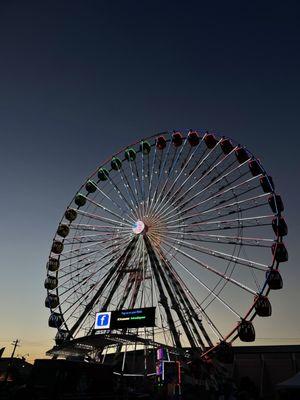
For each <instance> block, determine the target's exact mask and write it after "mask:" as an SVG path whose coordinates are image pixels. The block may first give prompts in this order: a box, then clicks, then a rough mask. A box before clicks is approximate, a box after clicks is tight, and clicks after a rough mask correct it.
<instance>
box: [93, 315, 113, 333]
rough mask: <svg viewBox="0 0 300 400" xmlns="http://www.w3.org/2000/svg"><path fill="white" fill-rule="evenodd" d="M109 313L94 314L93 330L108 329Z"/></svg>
mask: <svg viewBox="0 0 300 400" xmlns="http://www.w3.org/2000/svg"><path fill="white" fill-rule="evenodd" d="M110 318H111V312H110V311H108V312H100V313H97V314H96V322H95V329H109V328H110Z"/></svg>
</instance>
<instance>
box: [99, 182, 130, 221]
mask: <svg viewBox="0 0 300 400" xmlns="http://www.w3.org/2000/svg"><path fill="white" fill-rule="evenodd" d="M94 185H95V186H96V189H97V191H98V192H99V193H101V194H102V195H103V196H104V197H105V198H106V199H107V200H109V202H110V203H112V204H113V205H114V206H115V207H116V208H117V209H119V211H121V213H122V215H124V214H127V213H128V211H129V213H131V214H133V209H132V208H131V207H130V205H129V204H128V203H127V201H126V199H125V198H124V197H123V196H122V194H120V196H121V200H122V203H123V204H125V205H126V206H127V209H128V211H125V210H124V208H123V207H122V206H121V205H120V204H118V203H117V202H116V201H115V200H114V199H113V198H111V197H110V196H109V195H108V194H106V193H105V192H104V191H103V190H101V189H100V187H99V186H98V185H97V184H95V183H94ZM128 218H129V219H131V220H132V221H133V218H132V217H131V216H130V215H128Z"/></svg>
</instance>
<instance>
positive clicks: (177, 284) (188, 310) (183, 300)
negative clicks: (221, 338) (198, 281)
mask: <svg viewBox="0 0 300 400" xmlns="http://www.w3.org/2000/svg"><path fill="white" fill-rule="evenodd" d="M159 254H160V260H161V262H162V264H163V266H164V271H166V276H168V277H169V279H170V282H171V285H172V286H173V287H174V291H175V293H176V295H177V299H178V300H179V304H182V305H183V310H182V311H183V313H184V315H187V321H186V323H187V325H188V326H189V330H190V332H191V333H193V335H194V339H193V341H195V340H196V341H197V342H198V345H197V347H198V346H200V347H201V348H202V349H203V350H204V349H205V345H204V341H203V338H204V340H206V342H207V345H208V346H209V347H212V346H213V344H212V341H211V339H210V337H209V335H208V334H207V332H206V330H205V329H204V327H203V324H202V321H201V320H200V319H199V316H198V315H197V314H196V312H195V310H194V307H193V306H192V304H191V301H190V299H189V297H188V295H189V294H190V291H189V290H184V286H183V285H182V281H181V280H180V278H179V276H178V274H177V273H176V271H175V270H174V268H173V267H172V265H171V263H170V262H168V260H167V259H166V258H165V256H164V255H163V254H162V251H161V250H159ZM197 327H198V329H200V332H201V334H202V335H203V338H202V337H201V336H200V332H199V331H198V329H197ZM192 343H193V342H192ZM192 343H191V344H192Z"/></svg>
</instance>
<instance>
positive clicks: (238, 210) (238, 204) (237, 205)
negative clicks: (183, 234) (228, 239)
mask: <svg viewBox="0 0 300 400" xmlns="http://www.w3.org/2000/svg"><path fill="white" fill-rule="evenodd" d="M265 197H266V194H261V195H257V196H253V197H249V198H247V199H244V200H240V201H235V202H233V203H229V204H225V205H222V206H219V207H215V206H213V207H211V208H208V209H206V210H202V211H200V212H198V213H195V214H190V215H187V216H183V217H181V218H178V219H177V220H176V219H175V220H172V223H174V222H184V221H187V220H192V219H193V218H195V217H200V216H206V215H207V214H209V213H212V212H214V213H215V212H218V214H217V217H218V218H220V216H221V217H225V216H228V215H233V214H240V213H242V212H245V211H249V210H252V209H254V208H258V207H264V206H266V204H267V203H266V202H264V203H260V204H257V200H264V198H265ZM251 202H253V203H254V205H252V206H251V205H250V207H246V208H241V204H242V205H245V204H247V203H251ZM219 204H224V202H220V203H219ZM232 207H235V209H234V210H230V211H228V213H225V214H223V215H219V212H220V210H225V211H227V209H229V208H232ZM214 219H215V217H212V218H207V219H202V220H200V221H199V222H206V221H212V220H214ZM194 222H195V221H194ZM192 224H193V222H192Z"/></svg>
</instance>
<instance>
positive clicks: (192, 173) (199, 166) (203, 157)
mask: <svg viewBox="0 0 300 400" xmlns="http://www.w3.org/2000/svg"><path fill="white" fill-rule="evenodd" d="M219 143H220V141H219V142H218V143H217V145H216V146H215V147H214V148H213V149H211V150H210V151H209V152H208V153H207V154H206V150H205V151H204V152H203V153H202V156H201V157H200V159H199V161H198V163H197V164H196V166H195V167H194V168H193V169H192V171H191V172H190V173H189V174H188V177H187V178H186V179H185V180H184V181H183V182H182V183H181V185H180V186H179V187H178V188H177V189H176V191H175V193H173V194H172V196H171V190H169V194H170V196H169V198H168V199H167V200H166V201H165V202H164V206H163V207H162V208H160V210H159V211H160V213H162V215H164V213H165V212H166V211H167V210H168V209H170V208H171V207H172V204H173V202H172V199H174V198H176V197H177V196H178V195H179V193H180V192H181V190H182V189H183V187H184V186H185V185H186V184H187V182H188V181H189V180H190V179H191V178H192V177H193V176H194V174H195V172H196V171H198V170H199V169H200V168H201V166H202V165H204V163H205V162H206V160H207V159H208V157H209V156H210V155H211V154H212V153H213V152H214V151H215V150H216V149H217V148H218V144H219ZM205 154H206V156H205ZM219 157H220V155H219V156H217V159H218V158H219ZM200 179H201V178H200ZM194 185H195V184H194ZM192 186H193V185H192ZM190 190H191V186H190V188H189V189H188V190H187V191H186V192H185V193H184V194H183V195H181V196H185V195H186V194H187V193H188V192H189V191H190ZM170 202H171V203H170ZM167 204H169V205H168V206H167V207H166V205H167Z"/></svg>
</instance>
